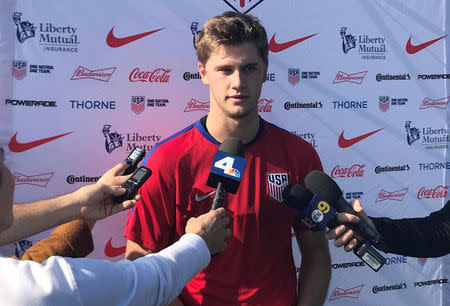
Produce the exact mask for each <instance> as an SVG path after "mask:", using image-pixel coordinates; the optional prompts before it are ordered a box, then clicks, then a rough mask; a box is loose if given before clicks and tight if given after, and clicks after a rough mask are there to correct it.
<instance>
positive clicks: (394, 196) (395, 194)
mask: <svg viewBox="0 0 450 306" xmlns="http://www.w3.org/2000/svg"><path fill="white" fill-rule="evenodd" d="M407 192H408V188H403V189H400V190H396V191H386V190H381V191H380V193H379V194H378V197H377V199H376V200H375V202H381V201H386V200H393V201H399V202H400V201H403V198H404V197H405V195H406V193H407Z"/></svg>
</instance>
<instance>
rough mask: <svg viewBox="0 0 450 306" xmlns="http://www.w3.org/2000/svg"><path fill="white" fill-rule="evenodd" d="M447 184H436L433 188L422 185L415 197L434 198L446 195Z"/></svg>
mask: <svg viewBox="0 0 450 306" xmlns="http://www.w3.org/2000/svg"><path fill="white" fill-rule="evenodd" d="M447 189H448V186H444V185H438V186H436V187H435V188H431V189H427V188H425V187H422V188H420V189H419V192H418V193H417V198H418V199H419V200H420V199H436V198H446V197H447Z"/></svg>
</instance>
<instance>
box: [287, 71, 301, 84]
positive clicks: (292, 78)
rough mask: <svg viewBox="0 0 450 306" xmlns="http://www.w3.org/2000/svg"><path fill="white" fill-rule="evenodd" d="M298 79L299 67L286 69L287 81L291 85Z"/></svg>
mask: <svg viewBox="0 0 450 306" xmlns="http://www.w3.org/2000/svg"><path fill="white" fill-rule="evenodd" d="M299 80H300V69H299V68H289V70H288V81H289V83H290V84H291V85H293V86H294V85H297V83H298V81H299Z"/></svg>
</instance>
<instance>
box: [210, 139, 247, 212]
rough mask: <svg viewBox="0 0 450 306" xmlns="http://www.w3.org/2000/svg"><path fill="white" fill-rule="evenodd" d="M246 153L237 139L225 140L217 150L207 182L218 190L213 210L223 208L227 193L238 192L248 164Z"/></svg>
mask: <svg viewBox="0 0 450 306" xmlns="http://www.w3.org/2000/svg"><path fill="white" fill-rule="evenodd" d="M244 152H245V148H244V144H243V143H242V141H241V140H240V139H239V138H236V137H228V138H227V139H225V140H224V141H223V142H222V144H221V145H220V147H219V150H217V152H216V155H215V156H214V161H213V165H212V167H211V171H210V173H209V175H208V181H207V182H206V185H208V186H210V187H213V188H216V194H215V195H214V199H213V202H212V206H211V210H214V209H217V208H219V207H222V205H223V202H224V200H225V194H226V193H227V192H229V193H233V194H235V193H236V192H237V190H238V187H239V184H240V183H241V178H242V174H243V173H244V169H245V163H246V162H247V161H246V160H245V158H244V157H243V156H244Z"/></svg>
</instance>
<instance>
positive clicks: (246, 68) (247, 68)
mask: <svg viewBox="0 0 450 306" xmlns="http://www.w3.org/2000/svg"><path fill="white" fill-rule="evenodd" d="M243 70H244V71H253V70H256V67H255V66H246V67H244V69H243Z"/></svg>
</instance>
